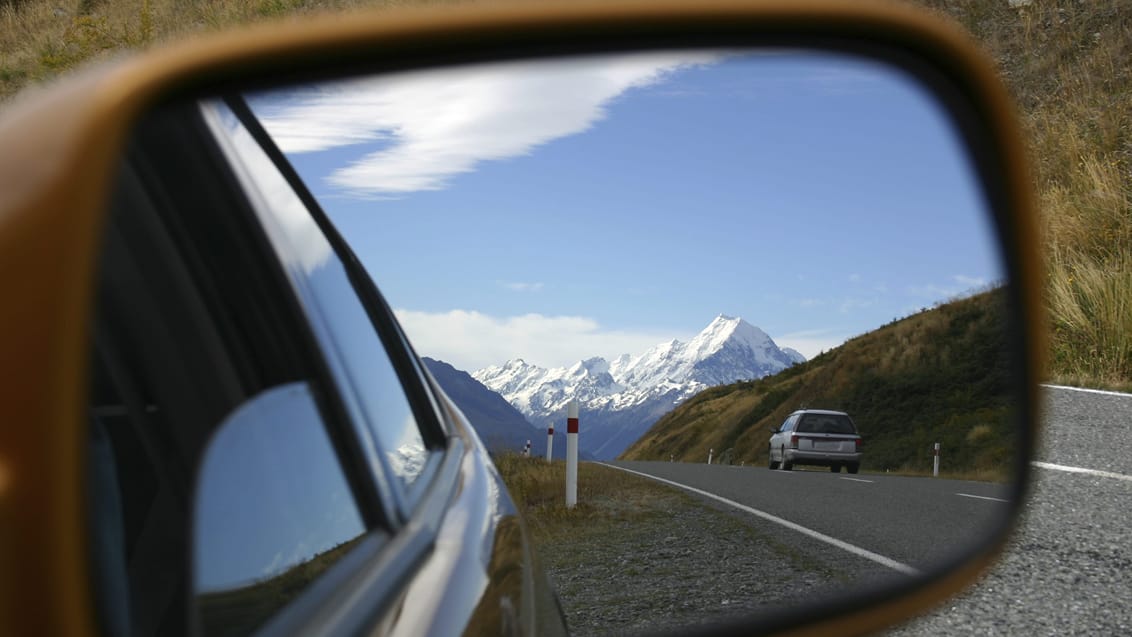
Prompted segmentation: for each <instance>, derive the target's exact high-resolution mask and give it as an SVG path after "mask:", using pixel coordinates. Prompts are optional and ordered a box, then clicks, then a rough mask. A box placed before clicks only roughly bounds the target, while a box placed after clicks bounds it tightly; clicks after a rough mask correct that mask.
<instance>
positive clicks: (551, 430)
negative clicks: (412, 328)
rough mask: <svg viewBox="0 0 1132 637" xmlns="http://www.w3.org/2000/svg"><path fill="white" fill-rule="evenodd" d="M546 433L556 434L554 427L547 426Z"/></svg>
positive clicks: (549, 434)
mask: <svg viewBox="0 0 1132 637" xmlns="http://www.w3.org/2000/svg"><path fill="white" fill-rule="evenodd" d="M546 435H548V436H553V435H554V427H547V428H546Z"/></svg>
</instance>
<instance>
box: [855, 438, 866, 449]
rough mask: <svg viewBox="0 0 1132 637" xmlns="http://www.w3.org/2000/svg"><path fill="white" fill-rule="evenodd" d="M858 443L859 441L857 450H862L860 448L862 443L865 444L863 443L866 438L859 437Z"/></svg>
mask: <svg viewBox="0 0 1132 637" xmlns="http://www.w3.org/2000/svg"><path fill="white" fill-rule="evenodd" d="M856 443H857V451H860V450H861V445H863V444H864V443H865V441H864V440H861V439H860V438H858V439H857V440H856Z"/></svg>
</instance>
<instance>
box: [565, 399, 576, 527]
mask: <svg viewBox="0 0 1132 637" xmlns="http://www.w3.org/2000/svg"><path fill="white" fill-rule="evenodd" d="M577 503H578V401H577V400H571V401H570V403H569V405H567V407H566V508H567V509H572V508H574V505H575V504H577Z"/></svg>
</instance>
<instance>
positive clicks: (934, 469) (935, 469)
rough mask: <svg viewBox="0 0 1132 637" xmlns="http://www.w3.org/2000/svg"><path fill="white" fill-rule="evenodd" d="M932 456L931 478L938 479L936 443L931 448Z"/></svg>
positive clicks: (937, 449)
mask: <svg viewBox="0 0 1132 637" xmlns="http://www.w3.org/2000/svg"><path fill="white" fill-rule="evenodd" d="M932 456H933V460H934V463H933V466H932V477H933V478H938V477H939V443H938V442H937V443H935V446H934V447H933V448H932Z"/></svg>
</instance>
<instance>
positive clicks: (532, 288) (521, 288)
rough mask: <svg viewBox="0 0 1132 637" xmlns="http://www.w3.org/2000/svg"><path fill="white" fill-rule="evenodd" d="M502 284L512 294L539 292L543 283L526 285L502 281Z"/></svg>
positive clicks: (519, 282) (520, 282)
mask: <svg viewBox="0 0 1132 637" xmlns="http://www.w3.org/2000/svg"><path fill="white" fill-rule="evenodd" d="M500 284H501V285H502V286H503V287H505V288H507V289H508V290H511V291H512V292H539V291H541V290H542V283H541V282H539V283H524V282H522V281H502V282H500Z"/></svg>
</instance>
